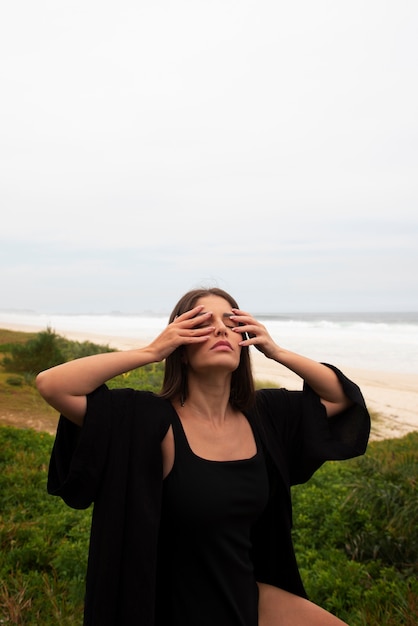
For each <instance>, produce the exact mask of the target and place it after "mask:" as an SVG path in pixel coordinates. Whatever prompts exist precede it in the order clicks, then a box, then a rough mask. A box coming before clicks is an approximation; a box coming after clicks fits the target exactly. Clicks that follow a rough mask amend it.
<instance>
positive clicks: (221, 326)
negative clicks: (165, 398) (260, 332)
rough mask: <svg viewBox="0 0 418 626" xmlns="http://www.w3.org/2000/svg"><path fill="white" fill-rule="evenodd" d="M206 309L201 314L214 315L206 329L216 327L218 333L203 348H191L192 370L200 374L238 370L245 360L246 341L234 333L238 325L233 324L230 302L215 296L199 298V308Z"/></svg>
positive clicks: (200, 346)
mask: <svg viewBox="0 0 418 626" xmlns="http://www.w3.org/2000/svg"><path fill="white" fill-rule="evenodd" d="M198 305H203V307H204V308H203V310H202V312H201V313H200V315H201V314H202V313H207V312H211V313H212V315H211V317H209V319H205V321H204V322H203V324H204V325H205V326H213V327H214V329H213V331H212V332H211V333H210V335H209V336H208V339H207V340H206V341H205V342H203V343H199V344H194V345H191V346H187V347H186V348H185V356H186V360H187V363H188V365H189V367H191V368H192V369H194V370H196V371H198V370H207V369H208V368H210V369H212V368H220V369H224V370H226V371H228V372H233V371H234V370H236V369H237V367H238V365H239V361H240V356H241V346H240V345H239V342H240V341H242V335H241V333H238V332H235V331H234V330H232V329H233V328H235V327H237V326H238V324H237V322H235V321H232V320H231V315H233V312H232V310H231V305H230V304H229V302H228V301H227V300H225V299H224V298H221V297H219V296H215V295H208V296H205V297H203V298H199V299H198V300H197V302H196V303H195V306H198Z"/></svg>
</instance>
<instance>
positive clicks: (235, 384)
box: [160, 287, 255, 411]
mask: <svg viewBox="0 0 418 626" xmlns="http://www.w3.org/2000/svg"><path fill="white" fill-rule="evenodd" d="M206 296H219V297H220V298H224V300H226V301H227V302H229V304H230V305H231V308H234V309H238V308H239V307H238V303H237V302H236V300H234V298H233V297H232V296H230V295H229V293H227V292H226V291H224V290H223V289H219V288H218V287H211V288H208V289H205V288H201V289H193V290H191V291H188V292H187V293H186V294H184V296H183V297H182V298H180V300H179V301H178V302H177V304H176V306H175V307H174V309H173V311H172V313H171V315H170V318H169V324H171V322H173V321H174V320H175V318H176V317H178V316H179V315H182V314H183V313H186V311H190V309H192V308H193V307H194V306H196V302H197V301H198V300H199V299H200V298H204V297H206ZM187 392H188V389H187V365H185V363H184V362H183V358H182V347H181V346H180V347H178V348H176V350H174V352H172V353H171V354H170V355H169V356H168V357H167V358H166V360H165V371H164V380H163V386H162V389H161V392H160V395H161V396H162V397H163V398H167V399H169V400H172V399H174V398H175V397H177V396H180V397H181V398H182V399H183V400H185V399H186V398H187ZM254 396H255V392H254V380H253V375H252V371H251V361H250V353H249V349H248V346H243V347H242V349H241V357H240V362H239V365H238V367H237V369H236V370H235V371H234V372H233V373H232V378H231V392H230V397H229V401H230V403H231V405H232V406H233V407H234V408H235V409H239V410H240V411H244V410H246V409H249V408H250V407H251V406H252V405H253V403H254Z"/></svg>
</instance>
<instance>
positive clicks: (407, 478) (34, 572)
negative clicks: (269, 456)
mask: <svg viewBox="0 0 418 626" xmlns="http://www.w3.org/2000/svg"><path fill="white" fill-rule="evenodd" d="M46 334H47V335H48V336H47V337H45V336H42V337H39V336H30V338H29V341H26V342H25V341H24V340H23V339H22V336H21V335H25V334H24V333H21V334H15V335H14V336H7V337H5V336H4V334H3V331H0V352H2V353H3V355H4V356H5V358H6V362H5V364H4V365H3V371H1V372H0V399H1V402H2V408H4V407H5V406H7V407H10V403H12V405H13V407H18V406H19V402H20V403H22V406H24V408H25V410H28V411H30V407H31V402H33V404H32V406H33V407H36V408H35V409H33V410H40V407H41V405H39V406H38V405H36V404H35V403H36V400H35V398H38V401H39V397H38V396H37V394H36V391H35V390H34V388H33V374H34V373H35V372H36V370H37V368H38V367H39V364H40V362H41V360H40V358H38V357H39V355H38V357H37V358H38V360H37V361H36V360H34V358H33V357H34V346H38V348H39V346H44V347H45V346H49V348H48V354H49V355H51V354H52V355H53V354H54V350H50V348H51V345H50V344H51V343H52V344H54V345H55V347H58V348H59V350H60V352H61V355H62V357H63V359H64V360H68V359H69V358H75V356H74V355H76V354H78V355H79V356H81V355H84V354H86V353H89V350H90V348H91V349H92V350H93V351H97V350H101V351H103V350H108V349H109V348H108V347H103V346H101V347H97V346H93V345H91V346H90V347H88V346H87V345H85V344H83V345H80V344H77V342H66V340H63V339H62V338H60V337H58V336H57V335H55V334H54V333H52V331H50V330H49V329H48V330H47V331H46ZM51 338H52V339H51ZM72 343H74V345H71V344H72ZM28 344H29V345H28ZM16 345H21V346H25V345H26V351H25V350H16V349H15V346H16ZM35 352H36V351H35ZM90 353H91V352H90ZM27 355H29V356H30V355H32V356H31V359H29V360H28V361H26V362H30V363H31V364H33V363H34V362H36V367H35V368H33V366H31V369H30V371H29V372H27V371H24V370H22V369H17V367H16V366H17V365H19V363H18V362H19V359H21V358H26V356H27ZM44 356H45V355H43V357H44ZM43 357H42V358H43ZM8 359H9V360H8ZM10 364H12V365H10ZM5 366H7V367H12V368H14V369H13V371H9V372H6V371H4V368H5ZM43 367H44V365H42V367H40V369H43ZM38 371H39V370H38ZM162 372H163V367H162V365H161V364H155V365H150V366H147V367H145V368H141V369H140V370H135V371H133V372H130V373H129V374H125V375H123V376H121V377H118V378H117V379H115V380H112V381H111V383H110V384H111V386H121V385H123V386H130V387H134V388H143V389H144V388H145V389H150V390H158V389H159V388H160V386H161V380H162ZM8 378H9V382H7V379H8ZM10 380H11V382H10ZM17 381H20V383H19V382H17ZM5 390H9V393H8V395H7V394H6V391H5ZM30 392H31V393H32V392H33V397H32V396H31V393H30ZM40 402H43V401H42V400H40ZM43 408H44V410H46V405H44V407H43ZM52 444H53V437H52V436H50V435H48V434H47V433H44V432H35V431H34V430H31V429H17V428H14V427H9V426H1V427H0V624H2V623H4V624H19V625H28V626H35V625H36V626H38V624H42V625H43V626H52V625H57V626H58V625H60V626H80V625H81V623H82V611H83V594H84V577H85V571H86V563H87V550H88V540H89V530H90V520H91V509H87V510H84V511H75V510H72V509H70V508H68V507H67V506H66V505H65V504H64V503H63V502H62V501H61V500H60V499H59V498H54V497H51V496H49V495H47V493H46V480H47V470H48V462H49V455H50V451H51V448H52ZM417 481H418V433H411V434H409V435H407V436H406V437H403V438H402V439H393V440H387V441H382V442H373V443H371V444H370V445H369V449H368V451H367V453H366V455H365V456H364V457H361V458H358V459H353V460H350V461H344V462H331V463H327V464H325V465H324V466H323V467H322V468H321V469H320V470H319V471H318V472H317V473H316V474H315V475H314V476H313V477H312V479H311V480H310V481H309V482H308V483H307V484H305V485H298V486H297V487H295V488H294V489H293V501H294V540H295V548H296V553H297V558H298V562H299V566H300V570H301V574H302V577H303V580H304V582H305V585H306V588H307V591H308V594H309V596H310V597H311V599H312V600H313V601H314V602H317V603H318V604H320V605H322V606H324V607H325V608H327V609H328V610H330V611H332V612H333V613H335V614H337V615H338V616H339V617H341V618H342V619H343V620H345V621H346V622H347V623H348V624H350V626H374V625H376V626H377V625H379V626H395V625H396V626H413V625H415V624H417V623H418V582H417V581H418V576H417V575H418V523H417V522H418V489H417Z"/></svg>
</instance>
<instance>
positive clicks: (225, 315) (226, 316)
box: [196, 311, 234, 318]
mask: <svg viewBox="0 0 418 626" xmlns="http://www.w3.org/2000/svg"><path fill="white" fill-rule="evenodd" d="M208 312H209V311H201V312H200V313H198V314H197V315H196V317H199V316H200V315H205V313H208ZM232 315H234V314H233V313H232V311H231V312H230V313H223V314H222V317H225V318H230V317H231V316H232Z"/></svg>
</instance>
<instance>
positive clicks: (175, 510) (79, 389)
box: [37, 288, 370, 626]
mask: <svg viewBox="0 0 418 626" xmlns="http://www.w3.org/2000/svg"><path fill="white" fill-rule="evenodd" d="M249 346H255V347H256V348H257V349H258V350H260V351H261V352H262V353H263V354H264V355H265V356H266V357H267V358H269V359H273V360H275V361H277V362H278V363H280V364H282V365H283V366H285V367H287V368H289V369H290V370H292V371H293V372H295V373H296V374H298V375H299V376H300V377H301V378H302V379H303V380H304V390H303V391H301V392H297V391H293V392H289V391H286V390H283V389H266V390H260V391H257V392H255V391H254V387H253V379H252V375H251V368H250V356H249ZM162 360H165V376H164V383H163V389H162V391H161V393H160V394H159V395H156V394H152V393H150V392H138V391H133V390H130V389H119V390H113V391H111V390H109V389H108V388H107V387H106V386H105V385H104V383H105V382H106V381H107V380H109V379H111V378H113V377H114V376H116V375H119V374H121V373H124V372H128V371H130V370H132V369H135V368H138V367H141V366H143V365H146V364H149V363H154V362H159V361H162ZM37 385H38V389H39V391H40V393H41V394H42V396H43V397H44V398H45V399H46V400H47V402H49V403H50V404H51V405H52V406H53V407H55V408H56V409H57V410H58V411H59V412H60V413H61V418H60V422H59V426H58V431H57V437H56V441H55V444H54V449H53V453H52V457H51V464H50V472H49V479H48V490H49V492H50V493H51V494H54V495H59V496H61V497H62V498H63V499H64V500H65V501H66V502H67V503H68V504H69V505H70V506H73V507H75V508H83V507H87V506H89V505H90V504H91V503H92V502H94V510H93V520H92V532H91V541H90V550H89V565H88V571H87V584H86V603H85V622H84V623H85V624H86V625H91V624H94V625H100V626H106V625H109V626H130V625H131V624H132V625H133V624H137V625H138V624H141V625H147V626H169V625H176V626H177V625H180V624H181V625H182V626H195V625H196V626H197V625H198V626H213V624H216V625H217V626H235V625H237V626H238V625H240V626H256V625H257V624H259V625H260V626H287V625H291V626H298V625H299V624H300V625H302V624H304V625H305V624H310V625H318V626H319V625H320V626H337V625H338V624H342V623H343V622H341V621H340V620H339V619H337V618H336V617H334V616H332V615H331V614H329V613H327V612H326V611H324V610H323V609H321V608H319V607H317V606H316V605H314V604H312V603H311V602H309V601H308V600H307V599H306V594H305V590H304V588H303V585H302V582H301V579H300V576H299V573H298V569H297V565H296V560H295V555H294V551H293V546H292V540H291V502H290V486H291V485H292V484H295V483H299V482H304V481H306V480H308V479H309V477H310V476H311V475H312V473H313V472H314V471H315V470H316V469H317V468H318V467H319V466H320V465H321V464H322V463H323V462H324V461H325V460H327V459H346V458H350V457H353V456H356V455H359V454H363V453H364V451H365V449H366V445H367V439H368V434H369V427H370V422H369V416H368V412H367V410H366V407H365V405H364V400H363V397H362V395H361V392H360V391H359V389H358V387H357V386H356V385H355V384H354V383H352V382H351V381H349V380H348V379H347V378H345V377H344V376H343V374H341V372H339V371H338V370H336V369H335V368H333V367H331V366H326V365H323V364H320V363H317V362H315V361H312V360H310V359H308V358H305V357H303V356H300V355H298V354H295V353H292V352H290V351H288V350H285V349H284V348H282V347H281V346H279V345H277V344H276V343H275V342H274V341H273V340H272V338H271V337H270V335H269V333H268V332H267V330H266V328H265V327H264V326H263V325H262V324H261V323H260V322H258V321H257V320H256V319H255V318H254V317H253V316H252V315H250V314H249V313H246V312H244V311H242V310H240V309H239V308H238V305H237V303H236V302H235V300H234V299H233V298H232V297H231V296H230V295H229V294H227V293H226V292H224V291H223V290H220V289H216V288H214V289H197V290H193V291H191V292H189V293H187V294H186V295H185V296H183V298H181V300H180V301H179V303H178V304H177V305H176V307H175V309H174V311H173V313H172V315H171V317H170V321H169V324H168V326H167V327H166V328H165V329H164V330H163V332H162V333H161V334H160V335H159V336H158V337H157V338H156V339H155V340H154V341H152V342H151V343H150V344H149V345H147V346H146V347H144V348H140V349H136V350H128V351H123V352H113V353H107V354H101V355H95V356H91V357H86V358H82V359H78V360H74V361H72V362H69V363H65V364H63V365H60V366H58V367H55V368H52V369H50V370H47V371H45V372H42V373H40V374H39V375H38V377H37ZM64 416H65V417H64Z"/></svg>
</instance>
